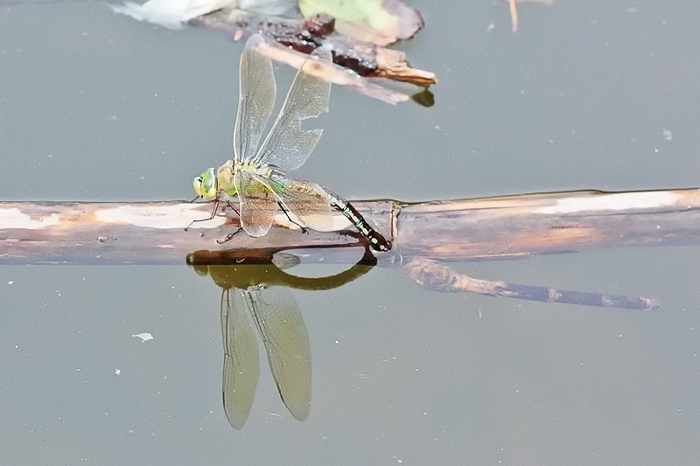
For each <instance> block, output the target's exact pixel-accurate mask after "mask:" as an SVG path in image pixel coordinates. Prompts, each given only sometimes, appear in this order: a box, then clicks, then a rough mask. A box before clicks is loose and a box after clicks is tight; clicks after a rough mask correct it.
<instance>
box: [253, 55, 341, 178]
mask: <svg viewBox="0 0 700 466" xmlns="http://www.w3.org/2000/svg"><path fill="white" fill-rule="evenodd" d="M323 63H325V64H330V63H332V57H331V52H330V51H329V50H328V49H326V48H323V47H319V48H317V49H316V50H314V51H313V53H312V54H311V58H309V59H307V60H306V61H305V62H304V64H303V65H302V67H301V68H300V69H299V72H298V73H297V75H296V77H295V78H294V82H293V83H292V87H291V88H290V89H289V93H288V94H287V98H286V100H285V101H284V104H283V105H282V109H281V110H280V113H279V115H278V116H277V120H275V124H274V125H273V126H272V129H271V130H270V134H268V135H267V138H266V139H265V141H264V142H263V143H262V146H261V147H260V150H259V151H258V153H257V154H256V156H255V158H254V160H253V162H252V163H253V164H254V165H257V166H261V165H263V164H271V165H275V166H277V167H280V168H281V169H283V170H296V169H297V168H299V167H301V166H302V165H303V164H304V162H306V159H308V158H309V155H311V152H312V151H313V150H314V147H316V143H317V142H318V140H319V138H320V137H321V133H323V130H321V129H311V130H303V129H301V121H302V120H305V119H306V118H310V117H317V116H318V115H320V114H321V112H325V111H328V100H329V98H330V92H331V83H329V82H328V81H325V80H324V79H323V78H321V77H319V76H316V75H318V74H319V73H318V69H319V68H320V67H321V66H323ZM239 115H240V113H239Z"/></svg>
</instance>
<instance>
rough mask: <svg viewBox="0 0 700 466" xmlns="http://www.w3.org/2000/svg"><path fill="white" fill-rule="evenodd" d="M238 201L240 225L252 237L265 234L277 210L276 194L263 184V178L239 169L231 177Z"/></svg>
mask: <svg viewBox="0 0 700 466" xmlns="http://www.w3.org/2000/svg"><path fill="white" fill-rule="evenodd" d="M233 183H234V186H235V187H236V191H237V192H238V199H239V201H240V214H241V227H243V229H244V230H245V232H246V233H248V234H249V235H250V236H253V237H256V238H257V237H260V236H264V235H265V234H267V232H268V231H269V230H270V227H271V226H272V221H273V219H274V218H275V213H276V212H277V197H276V194H275V193H274V192H273V191H272V190H271V189H270V188H269V187H268V186H267V185H266V184H265V178H263V177H262V176H260V175H257V174H255V173H253V172H251V171H249V170H246V169H241V170H238V171H237V172H236V174H235V175H234V177H233Z"/></svg>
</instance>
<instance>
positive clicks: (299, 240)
mask: <svg viewBox="0 0 700 466" xmlns="http://www.w3.org/2000/svg"><path fill="white" fill-rule="evenodd" d="M353 205H355V206H356V207H357V208H358V210H359V211H360V212H361V213H362V214H363V215H364V216H365V218H366V219H367V220H368V221H369V222H370V223H371V224H372V225H374V226H375V228H376V229H377V230H378V231H379V232H381V233H382V234H384V235H385V236H386V237H387V238H390V239H391V241H392V242H393V245H394V248H393V249H392V250H391V251H390V252H388V253H378V254H377V257H378V259H379V263H380V264H382V263H383V264H390V263H393V262H395V261H397V259H398V258H400V257H424V258H430V259H435V260H442V261H446V260H448V261H464V260H472V259H482V258H512V257H526V256H529V255H533V254H542V253H549V254H551V253H560V252H573V251H580V250H584V249H589V248H598V247H613V246H644V245H661V244H664V245H680V244H698V243H700V191H698V190H697V189H687V190H675V191H649V192H630V193H602V192H593V191H586V192H571V193H553V194H534V195H522V196H509V197H498V198H487V199H474V200H456V201H440V202H425V203H419V204H405V203H400V202H397V201H371V202H353ZM211 208H212V205H211V204H208V203H205V204H201V203H198V204H193V203H186V202H148V203H70V202H63V203H57V202H52V203H49V202H0V264H11V263H13V264H75V263H89V264H177V263H183V262H188V263H192V264H215V263H240V262H242V261H243V262H246V263H267V262H270V261H271V259H272V255H273V254H274V253H275V252H278V251H283V250H290V249H305V248H311V249H312V248H324V251H323V254H317V255H312V257H310V259H309V260H323V261H324V262H341V263H354V262H355V261H356V260H357V255H356V254H349V251H348V250H347V249H346V247H349V246H364V245H365V244H366V242H365V240H364V238H363V237H361V236H359V235H358V234H357V232H356V231H355V230H354V228H353V227H352V226H351V225H350V224H349V222H348V221H347V220H346V219H345V217H343V216H342V215H340V214H339V213H338V214H337V215H336V216H335V217H334V219H335V229H336V231H334V232H325V233H324V232H315V231H310V232H309V233H308V234H304V233H301V231H300V230H299V229H298V227H296V226H295V225H293V224H290V222H289V221H288V219H287V218H286V217H285V216H284V214H282V213H280V214H279V215H277V217H276V218H275V225H273V228H272V229H271V230H270V233H268V234H267V235H266V236H264V237H262V238H251V237H249V236H248V235H246V234H245V233H243V232H241V233H238V234H236V235H234V236H233V238H231V240H230V241H227V242H225V243H224V244H218V243H217V240H221V239H223V238H224V237H226V235H227V234H229V233H231V232H233V231H235V230H236V229H237V228H238V226H239V223H238V219H237V218H236V216H235V214H232V217H227V216H224V215H222V214H221V213H220V214H219V215H217V216H216V217H215V218H214V219H213V220H210V221H204V222H196V223H194V224H193V225H192V226H191V227H190V228H189V229H187V231H186V230H185V228H186V227H187V226H188V225H189V224H190V223H191V222H192V220H197V219H203V218H208V217H209V215H210V213H211V210H210V209H211Z"/></svg>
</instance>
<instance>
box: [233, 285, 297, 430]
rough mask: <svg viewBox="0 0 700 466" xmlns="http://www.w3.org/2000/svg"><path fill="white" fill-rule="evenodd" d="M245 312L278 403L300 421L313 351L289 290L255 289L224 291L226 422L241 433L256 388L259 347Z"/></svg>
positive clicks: (276, 288)
mask: <svg viewBox="0 0 700 466" xmlns="http://www.w3.org/2000/svg"><path fill="white" fill-rule="evenodd" d="M245 309H248V313H249V314H250V316H251V317H252V319H253V322H254V325H255V327H256V328H257V329H258V332H259V333H260V337H261V338H262V341H263V344H264V345H265V350H266V351H267V360H268V362H269V363H270V369H271V371H272V375H273V376H274V378H275V382H276V384H277V389H278V391H279V393H280V396H281V397H282V401H283V402H284V404H285V405H286V406H287V409H289V412H291V413H292V415H293V416H294V417H295V418H296V419H298V420H300V421H303V420H304V419H306V418H307V416H308V415H309V409H310V407H311V349H310V347H309V337H308V335H307V333H306V327H305V325H304V320H303V319H302V317H301V311H299V307H298V306H297V303H296V302H295V301H294V298H293V297H292V294H291V293H290V292H289V290H288V289H287V288H284V287H281V286H270V287H267V286H265V285H256V286H251V287H249V288H247V289H245V290H244V289H236V288H229V289H224V291H223V293H222V295H221V332H222V336H223V342H224V373H223V386H222V390H223V398H224V410H225V411H226V417H227V418H228V421H229V422H230V423H231V425H232V426H233V427H235V428H236V429H241V428H242V427H243V424H245V421H246V419H248V414H249V413H250V408H251V406H252V405H253V397H254V396H255V388H256V386H257V384H258V375H259V362H258V345H257V343H256V341H255V335H254V334H253V329H252V327H251V325H250V323H249V321H248V317H247V315H246V311H245Z"/></svg>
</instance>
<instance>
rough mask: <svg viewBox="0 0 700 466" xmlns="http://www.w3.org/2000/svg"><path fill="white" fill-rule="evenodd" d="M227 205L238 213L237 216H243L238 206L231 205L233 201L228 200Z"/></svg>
mask: <svg viewBox="0 0 700 466" xmlns="http://www.w3.org/2000/svg"><path fill="white" fill-rule="evenodd" d="M226 204H227V205H228V206H229V207H230V208H231V209H233V211H234V212H236V215H238V217H240V216H241V213H240V212H239V211H238V209H236V206H235V205H233V204H231V201H229V200H228V199H227V200H226Z"/></svg>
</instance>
